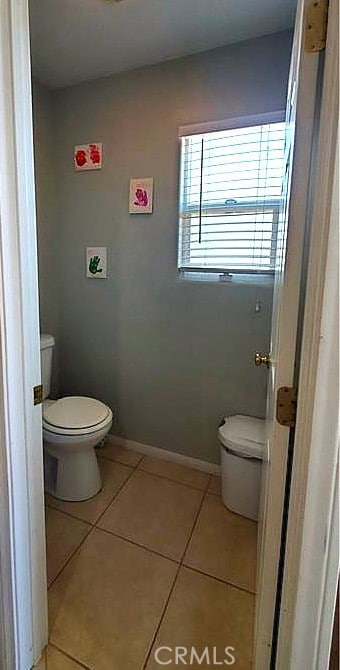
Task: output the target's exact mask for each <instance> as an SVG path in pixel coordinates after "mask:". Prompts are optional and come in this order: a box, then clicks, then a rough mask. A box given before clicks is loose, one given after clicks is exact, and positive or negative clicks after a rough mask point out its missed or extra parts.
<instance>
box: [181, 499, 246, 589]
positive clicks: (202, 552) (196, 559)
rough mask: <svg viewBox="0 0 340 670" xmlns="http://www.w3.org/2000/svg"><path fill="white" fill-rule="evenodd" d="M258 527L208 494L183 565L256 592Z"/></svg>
mask: <svg viewBox="0 0 340 670" xmlns="http://www.w3.org/2000/svg"><path fill="white" fill-rule="evenodd" d="M256 552H257V523H255V521H251V520H250V519H246V518H245V517H242V516H238V515H237V514H233V513H232V512H229V511H228V510H227V509H226V508H225V507H224V506H223V504H222V502H221V500H220V498H219V497H218V496H216V495H210V494H208V495H207V496H206V498H205V500H204V502H203V505H202V509H201V511H200V514H199V517H198V521H197V524H196V527H195V530H194V532H193V535H192V538H191V540H190V544H189V547H188V549H187V552H186V554H185V557H184V564H185V565H189V566H190V567H193V568H197V569H198V570H202V572H206V573H208V574H209V575H213V576H214V577H218V578H220V579H223V580H225V581H228V582H230V583H232V584H236V586H241V587H242V588H245V589H248V590H249V591H253V592H254V591H255V579H256Z"/></svg>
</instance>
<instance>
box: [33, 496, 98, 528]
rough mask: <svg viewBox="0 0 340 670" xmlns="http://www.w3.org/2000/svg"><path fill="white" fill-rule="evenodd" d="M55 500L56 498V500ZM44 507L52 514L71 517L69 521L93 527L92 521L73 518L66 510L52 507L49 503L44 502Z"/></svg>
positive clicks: (73, 515)
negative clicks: (74, 520)
mask: <svg viewBox="0 0 340 670" xmlns="http://www.w3.org/2000/svg"><path fill="white" fill-rule="evenodd" d="M56 500H57V498H56ZM45 507H48V509H52V510H53V511H54V512H59V513H60V514H65V516H69V517H71V519H76V521H81V522H82V523H86V524H87V525H88V526H91V527H92V526H93V525H94V524H93V523H92V521H85V520H84V519H82V518H81V517H80V516H75V514H71V512H67V511H66V510H63V509H60V508H59V507H53V505H51V504H50V503H49V502H47V501H46V500H45Z"/></svg>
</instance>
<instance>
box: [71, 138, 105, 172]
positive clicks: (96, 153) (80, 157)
mask: <svg viewBox="0 0 340 670" xmlns="http://www.w3.org/2000/svg"><path fill="white" fill-rule="evenodd" d="M73 163H74V169H75V170H76V171H82V170H100V169H101V167H102V144H101V142H92V143H91V144H80V145H77V146H75V147H74V151H73Z"/></svg>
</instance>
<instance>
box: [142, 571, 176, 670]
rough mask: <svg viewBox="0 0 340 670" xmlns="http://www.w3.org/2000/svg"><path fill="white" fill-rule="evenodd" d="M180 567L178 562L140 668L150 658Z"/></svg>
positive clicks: (144, 665)
mask: <svg viewBox="0 0 340 670" xmlns="http://www.w3.org/2000/svg"><path fill="white" fill-rule="evenodd" d="M180 569H181V564H180V563H179V564H178V567H177V570H176V574H175V577H174V581H173V582H172V585H171V588H170V591H169V594H168V597H167V599H166V601H165V605H164V608H163V612H162V614H161V616H160V619H159V622H158V625H157V627H156V630H155V633H154V635H153V637H152V640H151V642H150V645H149V649H148V651H147V654H146V657H145V661H144V663H143V667H142V670H146V666H147V664H148V661H149V658H150V656H151V652H152V649H153V645H154V644H155V641H156V638H157V635H158V632H159V629H160V627H161V625H162V623H163V619H164V616H165V613H166V611H167V609H168V604H169V601H170V598H171V596H172V593H173V590H174V588H175V584H176V582H177V577H178V574H179V571H180Z"/></svg>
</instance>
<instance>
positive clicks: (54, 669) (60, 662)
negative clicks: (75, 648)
mask: <svg viewBox="0 0 340 670" xmlns="http://www.w3.org/2000/svg"><path fill="white" fill-rule="evenodd" d="M35 668H36V670H81V668H84V666H83V665H79V663H76V662H75V661H73V660H72V659H71V658H69V657H68V656H65V654H63V653H62V652H61V651H59V650H58V649H56V648H55V647H52V646H51V645H50V644H49V645H47V648H46V650H45V653H44V656H43V658H42V659H41V661H40V663H38V665H37V666H35Z"/></svg>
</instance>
